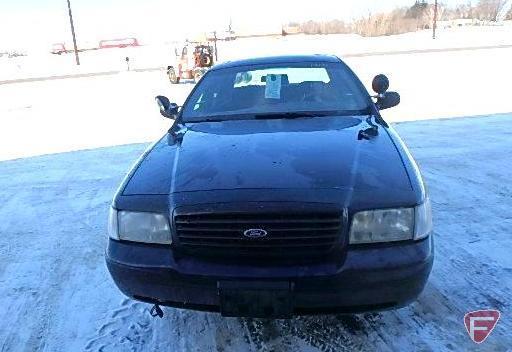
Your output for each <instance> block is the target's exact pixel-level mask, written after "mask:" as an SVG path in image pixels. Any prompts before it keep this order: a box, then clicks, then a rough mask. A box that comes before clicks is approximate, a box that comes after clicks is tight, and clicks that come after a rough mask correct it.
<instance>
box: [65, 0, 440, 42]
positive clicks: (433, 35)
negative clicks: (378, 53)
mask: <svg viewBox="0 0 512 352" xmlns="http://www.w3.org/2000/svg"><path fill="white" fill-rule="evenodd" d="M68 1H69V0H68ZM436 29H437V0H435V2H434V23H433V24H432V39H436Z"/></svg>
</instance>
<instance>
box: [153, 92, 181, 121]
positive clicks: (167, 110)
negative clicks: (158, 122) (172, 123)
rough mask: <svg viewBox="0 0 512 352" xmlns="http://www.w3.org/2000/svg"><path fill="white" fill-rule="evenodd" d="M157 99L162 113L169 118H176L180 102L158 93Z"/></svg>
mask: <svg viewBox="0 0 512 352" xmlns="http://www.w3.org/2000/svg"><path fill="white" fill-rule="evenodd" d="M155 101H156V103H157V104H158V108H159V109H160V114H161V115H162V116H164V117H167V118H168V119H176V116H177V115H178V108H179V107H178V104H175V103H171V102H170V101H169V99H168V98H167V97H164V96H163V95H158V96H157V97H155Z"/></svg>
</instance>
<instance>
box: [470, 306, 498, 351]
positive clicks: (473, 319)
mask: <svg viewBox="0 0 512 352" xmlns="http://www.w3.org/2000/svg"><path fill="white" fill-rule="evenodd" d="M499 319H500V312H499V311H497V310H494V309H488V310H477V311H474V312H469V313H466V315H464V325H465V326H466V330H467V331H468V334H469V337H471V340H473V341H474V342H476V343H482V342H484V341H485V339H486V338H487V337H488V336H489V335H490V334H491V332H492V330H493V329H494V327H495V326H496V323H498V320H499Z"/></svg>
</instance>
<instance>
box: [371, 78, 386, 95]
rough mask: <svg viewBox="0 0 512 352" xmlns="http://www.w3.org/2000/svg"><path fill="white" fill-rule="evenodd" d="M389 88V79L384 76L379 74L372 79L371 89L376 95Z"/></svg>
mask: <svg viewBox="0 0 512 352" xmlns="http://www.w3.org/2000/svg"><path fill="white" fill-rule="evenodd" d="M388 88H389V79H388V78H387V77H386V75H383V74H380V75H377V76H375V77H374V78H373V81H372V89H373V91H374V92H375V93H377V94H384V93H386V91H387V90H388Z"/></svg>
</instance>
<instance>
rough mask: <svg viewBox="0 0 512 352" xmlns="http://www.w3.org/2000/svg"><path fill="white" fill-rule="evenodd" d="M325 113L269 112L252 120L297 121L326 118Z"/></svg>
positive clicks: (326, 114) (256, 115)
mask: <svg viewBox="0 0 512 352" xmlns="http://www.w3.org/2000/svg"><path fill="white" fill-rule="evenodd" d="M328 115H329V114H328V113H325V112H307V111H306V112H269V113H262V114H255V115H254V118H255V119H258V120H267V119H299V118H302V117H321V116H328Z"/></svg>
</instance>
